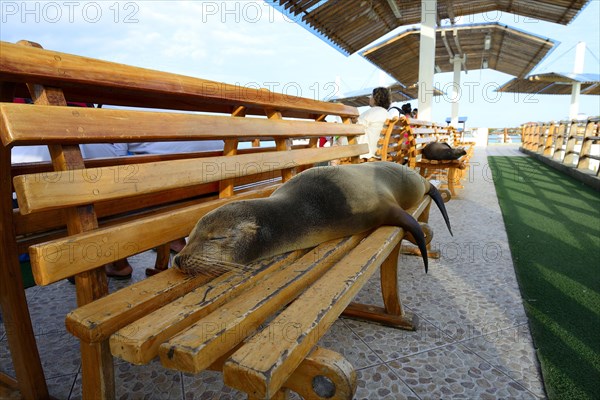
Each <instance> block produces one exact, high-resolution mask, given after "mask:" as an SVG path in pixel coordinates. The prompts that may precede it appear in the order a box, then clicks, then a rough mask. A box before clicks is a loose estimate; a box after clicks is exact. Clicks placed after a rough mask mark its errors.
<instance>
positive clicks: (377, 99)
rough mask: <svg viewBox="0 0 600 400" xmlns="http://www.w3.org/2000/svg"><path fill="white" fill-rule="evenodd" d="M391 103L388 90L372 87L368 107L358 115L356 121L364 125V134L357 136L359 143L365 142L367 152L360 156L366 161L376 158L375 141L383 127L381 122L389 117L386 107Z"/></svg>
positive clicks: (377, 139)
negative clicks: (367, 148)
mask: <svg viewBox="0 0 600 400" xmlns="http://www.w3.org/2000/svg"><path fill="white" fill-rule="evenodd" d="M390 104H391V94H390V90H389V89H388V88H385V87H377V88H375V89H373V93H372V94H371V96H370V97H369V105H370V106H371V108H369V109H368V110H367V111H365V112H364V113H362V114H360V116H359V117H358V123H359V124H361V125H363V126H364V127H365V134H364V135H363V136H360V137H359V138H358V142H359V143H367V144H368V145H369V152H368V153H366V154H361V158H363V159H366V160H367V161H372V160H376V159H377V157H376V156H375V153H376V152H377V142H378V141H379V137H380V135H381V130H382V129H383V124H384V123H385V121H386V120H387V119H388V118H389V114H388V111H387V110H388V108H389V107H390Z"/></svg>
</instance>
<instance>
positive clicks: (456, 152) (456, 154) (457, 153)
mask: <svg viewBox="0 0 600 400" xmlns="http://www.w3.org/2000/svg"><path fill="white" fill-rule="evenodd" d="M465 154H467V151H466V150H465V149H464V148H462V147H457V148H455V149H452V159H453V160H458V159H459V158H461V157H462V156H464V155H465Z"/></svg>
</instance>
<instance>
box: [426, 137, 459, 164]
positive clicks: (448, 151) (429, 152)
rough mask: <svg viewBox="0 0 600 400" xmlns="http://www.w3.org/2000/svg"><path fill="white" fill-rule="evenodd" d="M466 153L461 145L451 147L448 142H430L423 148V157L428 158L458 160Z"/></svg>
mask: <svg viewBox="0 0 600 400" xmlns="http://www.w3.org/2000/svg"><path fill="white" fill-rule="evenodd" d="M465 154H467V152H466V150H465V149H463V148H462V147H458V148H456V149H453V148H452V147H450V145H449V144H448V143H444V142H432V143H429V144H428V145H427V146H425V147H424V148H423V157H425V158H426V159H428V160H439V161H442V160H458V159H459V158H461V157H462V156H464V155H465Z"/></svg>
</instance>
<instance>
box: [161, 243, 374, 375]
mask: <svg viewBox="0 0 600 400" xmlns="http://www.w3.org/2000/svg"><path fill="white" fill-rule="evenodd" d="M364 236H365V234H362V235H355V236H352V237H349V238H345V239H338V240H332V241H329V242H326V243H324V244H322V245H320V246H318V247H317V248H315V249H313V250H312V251H310V252H309V253H307V254H306V255H305V256H304V257H302V258H301V259H300V260H298V261H296V262H294V263H293V264H291V265H289V266H288V267H287V268H285V269H284V270H282V271H281V272H280V273H277V274H274V275H273V276H271V277H269V278H267V279H265V280H264V281H263V282H262V283H261V284H260V285H259V286H257V287H254V288H253V289H251V290H249V291H247V292H246V293H244V295H243V296H239V297H237V298H235V299H234V300H232V301H231V302H229V303H228V304H227V306H226V307H222V308H220V309H218V310H216V311H215V312H213V313H212V314H209V315H207V316H206V317H205V318H203V319H202V320H200V321H198V322H197V323H196V324H194V325H192V326H191V327H190V328H188V329H187V330H185V331H183V332H181V333H180V334H179V335H177V336H175V337H173V338H172V339H171V340H170V341H169V342H166V343H163V344H162V345H161V346H160V350H159V355H160V359H161V362H162V364H163V365H164V366H165V367H167V368H172V369H176V370H179V371H185V372H200V371H202V370H204V369H206V368H208V367H209V366H210V365H211V364H212V363H213V362H215V361H216V360H217V359H219V357H221V356H222V355H223V354H225V353H226V352H227V351H228V350H229V349H231V348H232V347H234V346H236V345H237V344H238V343H240V342H242V341H243V340H244V339H245V338H246V336H247V335H248V334H250V333H251V332H253V331H254V330H255V329H257V328H258V326H259V325H260V324H261V323H263V322H264V321H265V320H266V319H267V318H268V317H269V316H271V315H272V314H273V313H274V312H276V311H278V310H279V309H280V308H281V307H283V306H285V305H286V304H287V303H289V302H290V300H292V299H293V298H295V297H296V296H297V295H298V294H299V293H300V292H301V291H302V290H304V289H305V288H306V287H308V286H309V285H311V284H312V283H313V282H314V281H315V280H317V279H319V278H320V277H321V275H322V274H323V273H324V272H325V271H327V270H328V269H329V268H330V267H331V266H332V265H334V264H335V263H336V262H337V261H338V260H339V259H340V258H342V257H343V255H344V254H347V252H348V251H349V250H350V249H352V248H354V247H355V246H356V244H357V243H358V242H359V241H360V240H361V239H362V238H363V237H364ZM304 311H306V310H303V311H302V312H304ZM261 352H262V350H261Z"/></svg>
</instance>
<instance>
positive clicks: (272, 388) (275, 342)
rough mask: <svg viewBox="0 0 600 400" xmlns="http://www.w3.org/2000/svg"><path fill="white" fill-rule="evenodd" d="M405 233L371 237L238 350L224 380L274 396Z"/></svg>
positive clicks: (388, 231) (389, 230)
mask: <svg viewBox="0 0 600 400" xmlns="http://www.w3.org/2000/svg"><path fill="white" fill-rule="evenodd" d="M403 235H404V232H403V230H402V229H401V228H398V227H390V226H385V227H381V228H379V229H378V230H377V231H375V232H374V233H372V234H371V235H369V236H368V237H367V238H366V239H365V240H364V241H363V242H362V243H360V244H359V245H358V246H356V248H355V249H353V250H352V251H351V252H350V253H349V254H348V255H347V256H346V257H344V258H343V259H342V260H340V261H339V262H338V263H337V264H336V265H335V266H334V267H333V268H331V270H329V271H328V272H327V273H326V274H325V275H323V276H322V277H321V278H320V279H319V280H318V281H317V282H316V283H315V284H314V285H312V286H311V287H309V288H308V289H307V290H306V292H304V293H303V294H302V295H301V296H300V297H299V298H298V299H296V300H295V301H294V302H293V303H292V304H291V305H290V306H289V307H288V308H287V309H286V310H284V311H283V312H282V313H281V314H280V315H278V316H277V317H276V318H275V319H274V320H273V321H271V322H270V323H269V327H268V328H267V329H265V330H263V331H262V332H260V333H258V334H257V335H255V336H254V337H253V338H252V339H251V340H250V341H249V342H248V343H247V344H246V345H244V346H243V347H242V348H241V349H240V350H238V351H237V352H236V353H234V354H233V356H232V357H231V358H230V359H229V360H228V361H227V362H226V363H225V365H224V367H223V377H224V380H225V383H226V384H227V385H229V386H231V387H234V388H237V389H240V390H243V391H245V392H246V393H253V394H254V396H255V397H257V398H270V396H272V395H273V394H274V393H276V392H277V391H278V390H279V389H280V388H281V386H282V385H283V384H284V383H285V381H286V380H287V379H288V378H289V377H290V376H291V375H292V373H293V372H294V370H295V369H296V368H297V367H298V365H300V363H301V362H302V360H303V359H304V357H306V355H307V354H309V353H310V351H311V349H312V348H313V346H314V345H315V344H316V343H317V342H318V340H319V339H320V338H321V336H323V335H324V334H325V333H326V332H327V330H328V329H329V328H330V327H331V325H332V324H333V322H335V320H336V319H337V318H338V316H339V315H340V313H341V312H342V311H343V310H344V308H345V307H346V306H347V305H348V304H349V303H350V301H351V300H352V298H354V296H355V295H356V294H357V293H358V291H359V290H360V289H361V288H362V286H363V284H364V283H365V282H366V281H367V280H368V279H369V278H370V277H371V275H372V274H373V273H374V272H375V271H376V270H377V267H378V266H379V265H380V264H381V263H382V262H383V261H384V260H385V259H386V258H387V256H388V255H389V254H390V253H391V251H392V250H393V249H394V247H395V246H396V245H397V244H398V243H399V242H400V240H401V239H402V236H403Z"/></svg>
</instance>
